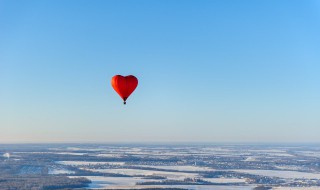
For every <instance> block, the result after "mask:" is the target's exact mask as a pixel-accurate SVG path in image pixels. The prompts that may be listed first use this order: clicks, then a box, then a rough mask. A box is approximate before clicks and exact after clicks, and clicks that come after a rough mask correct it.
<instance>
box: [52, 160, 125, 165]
mask: <svg viewBox="0 0 320 190" xmlns="http://www.w3.org/2000/svg"><path fill="white" fill-rule="evenodd" d="M56 163H58V164H62V165H69V166H85V165H117V166H122V165H124V164H125V162H89V161H58V162H56Z"/></svg>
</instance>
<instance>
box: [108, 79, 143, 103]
mask: <svg viewBox="0 0 320 190" xmlns="http://www.w3.org/2000/svg"><path fill="white" fill-rule="evenodd" d="M111 85H112V87H113V89H114V90H115V91H116V92H117V93H118V94H119V96H120V97H121V98H122V99H123V103H124V104H126V100H127V99H128V98H129V96H130V95H131V93H132V92H133V91H134V90H135V89H136V88H137V86H138V79H137V78H136V77H135V76H133V75H129V76H121V75H115V76H113V77H112V79H111Z"/></svg>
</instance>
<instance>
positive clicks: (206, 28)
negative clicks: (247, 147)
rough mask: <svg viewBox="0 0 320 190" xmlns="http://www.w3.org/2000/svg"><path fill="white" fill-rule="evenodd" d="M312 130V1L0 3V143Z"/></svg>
mask: <svg viewBox="0 0 320 190" xmlns="http://www.w3.org/2000/svg"><path fill="white" fill-rule="evenodd" d="M116 74H121V75H128V74H133V75H135V76H137V77H138V79H139V86H138V88H137V89H136V91H135V92H134V93H133V94H132V96H131V97H130V98H129V99H128V101H127V105H126V106H124V105H123V104H122V100H121V99H120V97H119V96H118V95H117V94H116V93H115V92H114V91H113V89H112V88H111V85H110V79H111V77H112V76H113V75H116ZM319 137H320V1H318V0H314V1H312V0H303V1H301V0H297V1H295V0H281V1H279V0H268V1H267V0H266V1H256V0H251V1H248V0H242V1H239V0H233V1H231V0H221V1H218V0H216V1H212V0H208V1H204V0H200V1H198V0H194V1H187V0H180V1H177V0H154V1H150V0H144V1H141V0H137V1H121V0H114V1H102V0H101V1H89V0H87V1H83V0H74V1H72V0H69V1H64V0H52V1H42V0H41V1H40V0H39V1H22V0H21V1H16V0H7V1H4V0H0V142H320V138H319Z"/></svg>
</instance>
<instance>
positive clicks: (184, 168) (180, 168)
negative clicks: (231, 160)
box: [139, 165, 214, 172]
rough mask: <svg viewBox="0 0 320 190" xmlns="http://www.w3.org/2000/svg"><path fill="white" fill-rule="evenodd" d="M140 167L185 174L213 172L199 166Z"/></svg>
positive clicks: (210, 169)
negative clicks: (184, 172) (183, 172)
mask: <svg viewBox="0 0 320 190" xmlns="http://www.w3.org/2000/svg"><path fill="white" fill-rule="evenodd" d="M139 166H141V167H148V168H155V169H164V170H177V171H186V172H190V171H192V172H195V171H214V169H212V168H209V167H200V166H152V165H139Z"/></svg>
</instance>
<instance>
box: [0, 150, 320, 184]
mask: <svg viewBox="0 0 320 190" xmlns="http://www.w3.org/2000/svg"><path fill="white" fill-rule="evenodd" d="M0 153H1V154H2V155H3V156H2V157H1V159H0V161H1V162H0V186H1V189H21V190H24V189H65V188H75V189H76V188H82V189H155V188H158V189H175V188H176V189H179V190H180V189H181V190H187V189H190V190H198V189H199V190H210V189H212V190H215V189H216V190H227V189H235V190H252V189H257V190H267V189H275V190H276V189H279V190H280V189H283V190H285V189H288V190H289V189H292V190H296V189H297V190H298V189H299V190H302V189H306V190H308V189H320V162H319V160H320V147H319V146H316V145H241V144H240V145H239V144H238V145H232V144H230V145H210V144H207V145H195V144H193V145H192V144H190V145H186V144H180V145H170V144H166V145H142V144H140V145H129V144H118V145H117V144H113V145H112V144H110V145H107V144H53V145H52V144H42V145H41V144H37V145H6V146H4V145H1V146H0ZM26 183H27V184H28V185H27V184H26Z"/></svg>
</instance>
